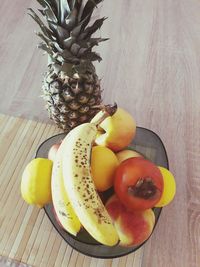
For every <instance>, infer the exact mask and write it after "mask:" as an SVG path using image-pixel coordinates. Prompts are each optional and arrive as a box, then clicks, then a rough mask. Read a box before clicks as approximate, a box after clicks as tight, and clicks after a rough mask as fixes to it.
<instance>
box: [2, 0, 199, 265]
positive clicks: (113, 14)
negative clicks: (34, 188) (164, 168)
mask: <svg viewBox="0 0 200 267" xmlns="http://www.w3.org/2000/svg"><path fill="white" fill-rule="evenodd" d="M35 2H36V1H35V0H32V1H26V0H16V1H12V0H7V1H3V2H2V4H1V7H0V25H1V28H0V39H1V40H2V42H1V44H0V62H1V68H0V77H1V79H0V96H1V97H0V112H1V113H3V114H5V115H1V116H0V205H1V209H0V256H5V257H9V258H11V259H13V260H17V261H21V262H24V263H27V264H29V265H30V266H36V267H38V266H45V267H51V266H58V267H60V266H70V267H71V266H72V267H74V266H85V267H88V266H98V267H99V266H101V267H105V266H116V267H117V266H119V267H124V266H126V267H129V266H134V267H161V266H162V267H199V266H200V226H199V225H200V167H199V158H200V2H199V1H197V0H190V1H187V0H165V1H161V0H144V1H140V0H131V1H128V0H127V1H125V0H115V1H109V0H105V1H104V2H103V5H102V6H101V8H100V9H99V15H103V16H108V17H109V18H108V20H106V21H105V25H104V27H103V28H102V32H101V35H102V36H103V37H109V38H110V40H109V41H108V42H105V43H103V44H102V45H101V46H100V47H99V48H98V50H99V52H100V53H101V55H102V58H103V61H102V62H101V63H100V64H98V65H96V67H97V72H98V74H99V76H100V77H101V78H102V88H104V93H103V97H104V102H105V103H110V102H114V101H116V102H117V103H118V105H119V106H121V107H124V108H126V109H127V110H128V111H129V112H130V113H131V114H132V115H133V116H134V118H135V119H136V122H137V125H139V126H143V127H146V128H149V129H151V130H153V131H154V132H156V133H157V134H158V135H159V136H160V137H161V139H162V140H163V142H164V144H165V146H166V149H167V153H168V157H169V164H170V170H171V171H172V172H173V173H174V175H175V177H176V181H177V194H176V197H175V199H174V201H173V203H172V204H170V205H169V206H167V207H166V208H165V209H164V210H163V212H162V215H161V218H160V220H159V224H158V225H157V227H156V230H155V232H154V234H153V236H152V237H151V239H150V240H149V241H148V242H147V243H146V244H145V246H144V247H143V248H141V249H140V250H139V251H137V252H136V253H134V254H130V255H129V256H127V257H123V258H120V259H114V260H97V259H94V258H90V257H85V256H83V255H81V254H79V253H77V252H76V251H74V250H72V249H71V248H70V247H69V246H67V245H66V243H65V242H64V241H63V240H62V239H61V238H60V236H59V235H58V234H57V232H56V231H55V230H54V229H53V227H52V225H51V223H50V222H49V220H48V218H47V216H46V215H45V214H44V211H43V210H38V209H37V208H34V207H29V206H27V205H26V203H25V202H23V200H22V199H21V197H20V192H19V185H20V178H21V177H20V176H21V173H22V170H23V168H24V167H25V165H26V164H27V163H28V162H29V160H30V159H31V158H32V157H33V155H34V153H35V150H36V148H37V146H38V145H39V144H40V143H41V142H42V141H43V140H45V139H46V138H47V137H49V136H51V135H54V134H55V133H57V132H58V130H57V129H56V128H55V126H54V125H52V124H48V123H49V120H48V117H47V113H46V111H45V110H44V108H43V105H44V103H43V101H42V99H41V98H40V97H39V96H40V94H41V91H40V90H41V80H42V76H41V73H42V72H43V71H45V68H46V67H45V66H46V57H42V56H41V55H42V53H41V52H39V51H38V50H37V49H36V44H37V41H38V40H37V38H36V37H35V36H34V33H33V31H34V29H36V25H35V24H34V23H33V22H32V21H31V20H30V18H28V16H27V15H26V8H27V7H29V6H32V7H33V6H36V4H35ZM22 37H23V38H22ZM13 116H18V117H20V118H14V117H13ZM22 118H24V119H22ZM29 119H34V120H33V121H31V120H29ZM3 260H4V259H1V261H3Z"/></svg>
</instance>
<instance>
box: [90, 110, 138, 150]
mask: <svg viewBox="0 0 200 267" xmlns="http://www.w3.org/2000/svg"><path fill="white" fill-rule="evenodd" d="M135 133H136V123H135V120H134V119H133V117H132V116H131V114H130V113H128V112H127V111H126V110H124V109H122V108H118V109H117V111H116V112H115V113H114V115H113V116H109V117H108V118H106V119H105V120H104V121H103V122H102V123H101V124H100V126H99V132H98V134H97V138H96V140H95V142H96V144H97V145H101V146H106V147H108V148H110V149H111V150H113V151H120V150H122V149H124V148H125V147H126V146H127V145H129V144H130V142H131V141H132V139H133V138H134V136H135Z"/></svg>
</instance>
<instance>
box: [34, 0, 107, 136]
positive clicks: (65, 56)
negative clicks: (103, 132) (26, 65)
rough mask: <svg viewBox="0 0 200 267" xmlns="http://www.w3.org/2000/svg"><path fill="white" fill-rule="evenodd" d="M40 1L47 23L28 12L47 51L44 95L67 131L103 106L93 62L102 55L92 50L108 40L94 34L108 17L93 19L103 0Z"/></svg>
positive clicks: (47, 106)
mask: <svg viewBox="0 0 200 267" xmlns="http://www.w3.org/2000/svg"><path fill="white" fill-rule="evenodd" d="M37 2H39V4H40V5H41V7H42V9H38V11H39V12H40V13H41V15H42V17H44V18H45V22H43V20H42V19H41V18H40V16H38V15H37V13H36V12H35V11H34V10H33V9H31V8H29V15H30V16H31V17H32V18H33V19H34V20H35V21H36V22H37V24H38V25H39V27H40V32H38V33H37V35H38V36H39V37H40V38H41V40H42V41H41V43H39V45H38V47H39V48H41V49H43V50H44V51H45V53H47V54H48V70H47V72H46V73H45V74H44V80H43V83H42V91H43V94H42V97H43V98H44V100H45V101H46V109H47V110H48V114H49V117H50V118H51V119H52V120H53V121H54V122H55V123H56V124H57V125H58V127H59V128H61V129H63V131H64V132H69V131H70V130H71V129H73V128H74V127H76V126H77V125H79V124H81V123H84V122H88V121H89V120H90V119H91V118H92V117H93V116H94V115H95V114H96V113H97V112H98V111H99V109H100V107H101V103H102V97H101V89H100V80H99V78H98V76H97V74H96V72H95V67H94V65H93V61H96V60H98V61H100V60H101V57H100V55H99V54H97V53H96V52H94V51H92V49H93V47H94V46H96V45H98V44H99V43H100V42H102V41H105V40H107V39H105V38H100V37H99V38H94V37H92V35H93V34H94V33H95V32H96V31H97V30H98V29H100V28H101V26H102V24H103V22H104V20H105V17H103V18H100V19H97V20H96V21H94V22H93V23H90V22H91V18H92V14H93V11H94V9H95V7H97V5H98V4H99V3H100V2H102V0H87V1H84V0H37ZM89 23H90V25H89Z"/></svg>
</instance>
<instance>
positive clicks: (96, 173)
mask: <svg viewBox="0 0 200 267" xmlns="http://www.w3.org/2000/svg"><path fill="white" fill-rule="evenodd" d="M118 165H119V161H118V159H117V157H116V155H115V153H114V152H113V151H112V150H111V149H109V148H107V147H104V146H94V147H93V148H92V156H91V173H92V178H93V180H94V184H95V186H96V188H97V190H98V191H105V190H107V189H109V188H110V187H111V186H112V185H113V182H114V174H115V170H116V168H117V166H118Z"/></svg>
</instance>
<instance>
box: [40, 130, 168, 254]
mask: <svg viewBox="0 0 200 267" xmlns="http://www.w3.org/2000/svg"><path fill="white" fill-rule="evenodd" d="M64 137H65V134H58V135H55V136H52V137H50V138H49V139H47V140H45V141H44V142H43V143H42V144H41V145H40V146H39V148H38V149H37V152H36V155H35V157H42V158H47V155H48V151H49V149H50V147H51V146H52V145H53V144H55V143H58V142H59V141H61V140H62V139H63V138H64ZM128 148H129V149H133V150H136V151H138V152H140V153H141V154H143V155H144V157H145V158H147V159H149V160H151V161H152V162H154V163H155V164H156V165H158V166H163V167H165V168H167V169H169V163H168V158H167V153H166V150H165V147H164V145H163V143H162V141H161V139H160V138H159V136H158V135H157V134H155V133H154V132H152V131H151V130H148V129H145V128H141V127H137V131H136V136H135V138H134V140H133V141H132V143H131V144H130V145H129V147H128ZM104 194H105V197H106V198H107V197H109V196H110V195H112V188H111V189H110V190H108V191H106V192H105V193H104ZM44 210H45V212H46V214H47V216H48V217H49V219H50V221H51V222H52V224H53V225H54V227H55V229H56V230H57V231H58V233H59V234H60V235H61V237H62V238H63V239H64V240H65V241H66V242H67V243H68V244H69V245H70V246H71V247H72V248H74V249H76V250H77V251H79V252H81V253H83V254H85V255H87V256H91V257H96V258H104V259H108V258H115V257H121V256H125V255H128V254H129V253H131V252H134V251H136V250H137V249H139V248H140V247H141V246H142V245H143V244H144V243H145V242H146V241H147V240H146V241H145V242H144V243H142V244H140V245H139V246H134V247H122V246H119V245H116V246H114V247H109V246H105V245H102V244H100V243H98V242H97V241H96V240H94V239H93V238H92V237H91V236H90V234H89V233H88V232H87V231H86V230H84V229H83V230H81V231H80V232H79V233H78V235H77V236H76V237H74V236H72V235H71V234H69V233H67V232H66V231H65V230H63V228H61V227H60V225H59V224H58V223H57V221H56V218H55V215H54V212H53V206H52V204H49V205H46V206H45V207H44ZM161 210H162V209H161V208H154V209H153V211H154V213H155V218H156V223H155V226H156V224H157V222H158V219H159V216H160V213H161ZM155 226H154V229H155Z"/></svg>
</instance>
